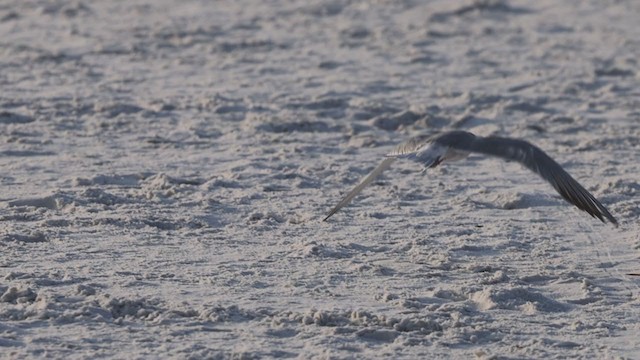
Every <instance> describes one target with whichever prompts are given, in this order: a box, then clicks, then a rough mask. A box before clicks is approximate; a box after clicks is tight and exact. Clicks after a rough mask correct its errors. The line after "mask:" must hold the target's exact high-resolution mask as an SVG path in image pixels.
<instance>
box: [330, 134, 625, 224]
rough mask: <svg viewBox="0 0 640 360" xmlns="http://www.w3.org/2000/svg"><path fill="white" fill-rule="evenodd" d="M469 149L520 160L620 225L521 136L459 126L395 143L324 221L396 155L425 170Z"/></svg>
mask: <svg viewBox="0 0 640 360" xmlns="http://www.w3.org/2000/svg"><path fill="white" fill-rule="evenodd" d="M470 153H479V154H485V155H492V156H496V157H499V158H502V159H505V160H507V161H517V162H519V163H521V164H522V165H524V166H525V167H527V168H528V169H529V170H531V171H533V172H535V173H537V174H538V175H540V176H541V177H542V178H543V179H544V180H546V181H547V182H549V183H550V184H551V186H553V188H554V189H556V191H557V192H558V193H559V194H560V195H561V196H562V197H563V198H564V199H565V200H566V201H568V202H569V203H571V204H573V205H575V206H576V207H577V208H578V209H580V210H582V211H585V212H587V213H588V214H589V215H591V216H592V217H594V218H598V219H599V220H600V221H602V222H603V223H606V221H609V222H610V223H612V224H613V225H614V226H616V227H617V226H618V221H617V220H616V218H615V217H613V215H611V213H610V212H609V210H607V208H605V207H604V205H602V204H601V203H600V201H598V200H597V199H596V198H595V197H594V196H593V195H591V193H589V191H587V190H586V189H585V188H584V187H583V186H582V185H580V184H579V183H578V182H577V181H576V180H575V179H574V178H573V177H571V175H569V174H568V173H567V172H566V171H565V170H564V169H562V167H561V166H560V165H559V164H558V163H557V162H556V161H555V160H553V159H552V158H551V157H550V156H549V155H547V154H546V153H545V152H544V151H542V150H541V149H540V148H538V147H537V146H535V145H532V144H531V143H529V142H527V141H524V140H520V139H513V138H506V137H498V136H488V137H482V136H476V135H474V134H472V133H470V132H467V131H459V130H456V131H446V132H440V133H436V134H432V135H419V136H416V137H413V138H411V139H409V140H407V141H406V142H404V143H402V144H400V145H398V146H396V148H395V149H393V151H391V152H390V153H389V154H387V155H386V156H385V159H384V160H383V161H382V162H381V163H380V165H378V166H377V167H376V168H375V169H374V170H373V171H372V172H371V173H369V175H367V176H366V177H365V178H364V179H363V180H362V181H361V182H360V183H359V184H358V185H357V186H356V187H355V188H354V189H353V190H351V191H350V192H349V193H348V194H347V195H346V196H345V197H344V198H343V199H342V200H341V201H340V202H339V203H338V205H336V206H335V207H334V208H333V209H331V211H329V213H328V214H327V216H326V217H325V218H324V220H323V221H327V219H329V218H330V217H331V216H332V215H333V214H335V213H336V212H337V211H338V210H340V209H341V208H343V207H344V206H346V205H347V204H349V202H351V200H352V199H353V198H354V197H355V196H356V195H358V193H360V191H362V189H364V187H365V186H367V185H368V184H369V183H371V182H372V181H373V180H374V179H375V178H376V177H378V175H380V174H381V173H382V172H383V171H384V170H386V169H388V168H389V166H391V164H392V163H393V162H394V161H395V160H396V159H400V158H402V159H409V160H413V161H416V162H418V163H421V164H423V165H424V167H425V169H424V170H427V169H430V168H434V167H436V166H438V165H440V164H441V163H443V162H449V161H457V160H462V159H464V158H466V157H467V156H468V155H469V154H470Z"/></svg>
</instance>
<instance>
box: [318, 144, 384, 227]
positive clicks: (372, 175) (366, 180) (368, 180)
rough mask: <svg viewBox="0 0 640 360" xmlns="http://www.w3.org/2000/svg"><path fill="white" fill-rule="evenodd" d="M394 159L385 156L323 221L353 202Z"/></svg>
mask: <svg viewBox="0 0 640 360" xmlns="http://www.w3.org/2000/svg"><path fill="white" fill-rule="evenodd" d="M394 161H395V158H392V157H388V158H385V159H384V160H382V162H381V163H380V165H378V166H377V167H376V168H375V169H373V171H372V172H371V173H369V175H367V177H366V178H364V180H362V181H361V182H360V184H358V186H356V187H355V188H353V190H351V191H350V192H349V193H348V194H347V196H345V197H344V198H343V199H342V200H340V202H339V203H338V205H336V206H335V207H334V208H333V209H331V211H329V213H328V214H327V216H326V217H325V218H324V220H322V221H327V219H328V218H330V217H331V215H333V214H335V213H336V212H338V210H340V209H342V208H343V207H345V206H346V205H347V204H349V202H351V200H352V199H353V198H354V197H355V196H356V195H358V193H360V191H362V189H364V188H365V186H367V185H369V183H371V182H372V181H373V180H375V178H377V177H378V176H379V175H380V174H382V172H383V171H385V170H386V169H388V168H389V166H391V163H393V162H394Z"/></svg>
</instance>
